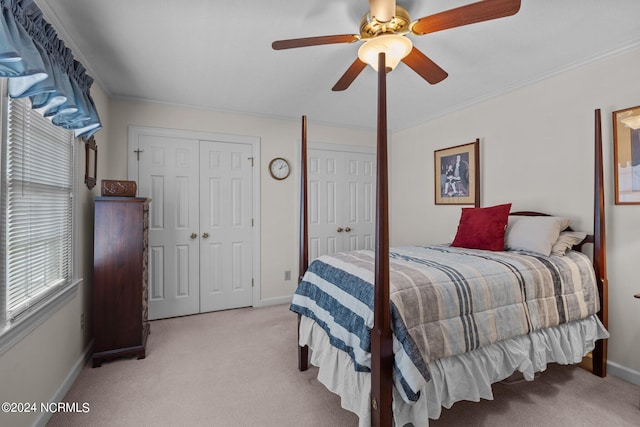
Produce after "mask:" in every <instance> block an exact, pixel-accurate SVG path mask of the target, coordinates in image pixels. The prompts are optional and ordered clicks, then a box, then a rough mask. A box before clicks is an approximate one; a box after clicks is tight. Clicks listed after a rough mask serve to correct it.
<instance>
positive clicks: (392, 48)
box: [272, 0, 521, 91]
mask: <svg viewBox="0 0 640 427" xmlns="http://www.w3.org/2000/svg"><path fill="white" fill-rule="evenodd" d="M520 1H521V0H482V1H478V2H476V3H471V4H468V5H465V6H460V7H456V8H454V9H449V10H446V11H444V12H439V13H436V14H434V15H429V16H425V17H423V18H419V19H416V20H415V21H412V20H411V18H410V16H409V12H407V10H406V9H404V8H403V7H401V6H398V5H396V1H395V0H369V9H370V11H369V12H368V13H367V14H365V15H364V17H363V18H362V21H361V22H360V34H339V35H332V36H318V37H306V38H299V39H288V40H278V41H275V42H273V43H272V47H273V49H275V50H281V49H291V48H297V47H306V46H317V45H324V44H338V43H354V42H357V41H361V40H362V41H364V44H363V45H362V46H361V47H360V49H359V50H358V58H356V60H355V61H354V62H353V64H351V66H350V67H349V68H348V69H347V71H346V72H345V73H344V74H343V75H342V77H341V78H340V79H339V80H338V82H337V83H336V84H335V85H334V86H333V88H332V90H334V91H342V90H345V89H347V88H348V87H349V86H350V85H351V83H353V81H354V80H355V79H356V77H358V75H359V74H360V73H361V72H362V70H364V69H365V68H366V66H367V64H370V65H371V66H372V67H373V68H374V69H376V70H377V68H378V62H377V58H378V54H379V53H380V52H384V53H385V56H386V62H385V68H386V71H387V72H389V71H391V70H393V69H394V68H395V66H396V65H397V64H398V63H399V62H400V61H402V62H403V63H405V64H406V65H408V66H409V68H411V69H412V70H413V71H415V72H416V73H418V74H419V75H420V76H421V77H422V78H424V79H425V80H426V81H428V82H429V83H431V84H436V83H439V82H441V81H442V80H444V79H445V78H446V77H447V76H448V74H447V72H446V71H445V70H443V69H442V68H440V66H438V65H437V64H436V63H435V62H433V61H432V60H431V59H429V58H428V57H427V56H426V55H425V54H424V53H422V52H421V51H420V50H418V49H417V48H415V47H414V46H413V44H412V42H411V40H410V39H409V38H408V37H407V35H408V34H409V33H411V34H413V35H416V36H421V35H424V34H430V33H435V32H437V31H442V30H447V29H449V28H455V27H461V26H463V25H469V24H475V23H477V22H482V21H489V20H492V19H498V18H504V17H507V16H511V15H515V14H516V13H517V12H518V10H520Z"/></svg>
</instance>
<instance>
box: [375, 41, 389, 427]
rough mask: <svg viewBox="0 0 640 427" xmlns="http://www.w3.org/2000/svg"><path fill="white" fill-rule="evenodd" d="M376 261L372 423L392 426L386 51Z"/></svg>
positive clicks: (381, 73) (381, 74)
mask: <svg viewBox="0 0 640 427" xmlns="http://www.w3.org/2000/svg"><path fill="white" fill-rule="evenodd" d="M376 171H377V172H376V193H377V194H376V199H377V200H376V254H375V256H376V263H375V278H374V308H373V319H374V320H373V329H372V330H371V425H372V426H377V427H391V426H392V425H393V413H392V403H391V401H392V396H393V394H392V386H393V380H392V374H393V337H392V334H391V310H390V301H389V179H388V164H387V82H386V70H385V54H384V53H380V54H379V55H378V143H377V169H376Z"/></svg>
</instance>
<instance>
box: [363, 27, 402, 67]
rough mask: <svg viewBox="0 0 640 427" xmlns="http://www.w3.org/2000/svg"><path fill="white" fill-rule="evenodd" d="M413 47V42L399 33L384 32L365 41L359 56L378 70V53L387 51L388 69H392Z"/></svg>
mask: <svg viewBox="0 0 640 427" xmlns="http://www.w3.org/2000/svg"><path fill="white" fill-rule="evenodd" d="M411 49H413V43H411V40H409V39H408V38H407V37H405V36H402V35H399V34H384V35H381V36H378V37H374V38H372V39H369V40H367V41H366V42H364V44H363V45H362V46H360V49H358V58H360V60H361V61H362V62H365V63H367V64H369V65H371V66H372V67H373V69H374V70H376V71H378V54H379V53H380V52H384V53H385V60H386V67H387V70H389V71H391V70H393V69H394V68H396V66H397V65H398V64H399V63H400V61H402V59H404V58H405V57H406V56H407V55H409V53H410V52H411Z"/></svg>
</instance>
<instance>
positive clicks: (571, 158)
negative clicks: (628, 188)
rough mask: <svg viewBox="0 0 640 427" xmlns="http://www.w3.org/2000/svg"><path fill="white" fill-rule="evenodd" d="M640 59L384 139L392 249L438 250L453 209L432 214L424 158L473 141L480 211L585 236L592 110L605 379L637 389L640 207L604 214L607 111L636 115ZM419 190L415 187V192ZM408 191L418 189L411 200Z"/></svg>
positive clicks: (606, 65)
mask: <svg viewBox="0 0 640 427" xmlns="http://www.w3.org/2000/svg"><path fill="white" fill-rule="evenodd" d="M639 69H640V50H634V51H630V52H626V53H624V54H619V55H617V56H615V57H610V58H607V59H603V60H602V61H599V62H597V63H592V64H590V65H587V66H583V67H580V68H578V69H574V70H570V71H566V72H564V73H562V74H558V75H556V76H553V77H550V78H547V79H545V80H542V81H540V82H538V83H536V84H534V85H530V86H527V87H524V88H521V89H519V90H516V91H513V92H510V93H507V94H504V95H502V96H499V97H495V98H493V99H490V100H487V101H485V102H482V103H480V104H478V105H474V106H471V107H468V108H466V109H464V110H461V111H458V112H455V113H452V114H449V115H446V116H444V117H441V118H438V119H435V120H432V121H430V122H428V123H425V124H423V125H421V126H417V127H415V128H412V129H407V130H403V131H400V132H397V133H395V134H394V135H393V142H392V144H391V154H390V157H391V166H390V171H391V172H390V176H391V189H390V192H391V197H392V203H391V206H393V208H392V212H391V216H392V224H391V235H392V244H393V245H404V244H413V243H417V244H422V243H425V244H427V243H440V242H448V241H450V239H451V237H450V236H453V235H455V232H456V227H457V223H458V220H459V217H460V208H461V207H460V206H442V205H438V206H436V205H435V204H434V171H433V151H434V150H437V149H441V148H446V147H451V146H454V145H459V144H465V143H468V142H472V141H474V140H475V139H476V138H480V159H481V160H480V170H481V181H480V182H481V201H482V206H490V205H494V204H498V203H508V202H511V203H513V207H512V209H513V210H537V211H543V212H547V213H551V214H556V215H563V216H569V217H570V218H571V219H572V226H573V227H574V228H575V229H578V230H584V231H588V232H592V231H593V220H592V215H593V176H594V174H593V158H594V154H593V153H594V149H593V143H594V110H595V109H596V108H600V109H601V110H602V131H603V145H604V148H603V150H604V164H605V192H606V207H605V210H606V219H607V262H608V278H609V331H610V333H611V339H610V340H609V361H610V362H612V364H611V365H610V370H609V372H610V373H615V374H617V375H623V376H625V377H626V378H628V379H631V380H633V381H635V382H638V383H640V328H639V327H638V325H639V324H640V314H639V313H640V301H639V300H637V299H634V298H633V295H634V294H635V293H637V292H640V280H638V270H637V268H636V265H637V263H638V255H640V226H639V225H640V206H631V205H614V194H613V189H614V184H613V179H614V178H613V175H612V174H613V136H612V135H613V131H612V125H611V113H612V111H615V110H619V109H623V108H627V107H633V106H636V105H640V84H638V70H639ZM416 184H419V185H416ZM414 188H424V190H422V191H418V192H415V191H413V189H414Z"/></svg>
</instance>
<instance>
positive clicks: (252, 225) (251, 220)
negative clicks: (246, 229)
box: [251, 218, 253, 227]
mask: <svg viewBox="0 0 640 427" xmlns="http://www.w3.org/2000/svg"><path fill="white" fill-rule="evenodd" d="M251 226H252V227H253V218H251Z"/></svg>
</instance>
